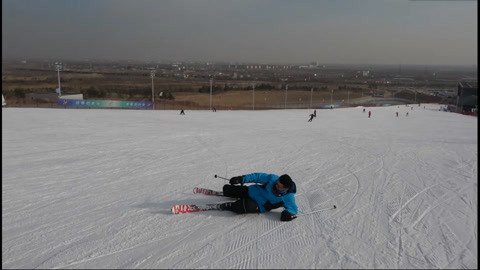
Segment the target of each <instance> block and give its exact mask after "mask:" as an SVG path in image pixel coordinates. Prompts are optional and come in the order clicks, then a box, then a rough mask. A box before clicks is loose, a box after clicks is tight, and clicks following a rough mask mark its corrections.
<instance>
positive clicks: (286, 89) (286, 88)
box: [285, 84, 288, 109]
mask: <svg viewBox="0 0 480 270" xmlns="http://www.w3.org/2000/svg"><path fill="white" fill-rule="evenodd" d="M287 95H288V84H287V85H285V109H286V108H287Z"/></svg>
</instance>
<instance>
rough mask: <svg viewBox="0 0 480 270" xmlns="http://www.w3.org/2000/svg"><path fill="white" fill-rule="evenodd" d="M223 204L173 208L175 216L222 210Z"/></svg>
mask: <svg viewBox="0 0 480 270" xmlns="http://www.w3.org/2000/svg"><path fill="white" fill-rule="evenodd" d="M220 205H222V204H221V203H213V204H205V205H197V204H177V205H174V206H173V207H172V213H173V214H184V213H193V212H200V211H208V210H222V209H221V208H220Z"/></svg>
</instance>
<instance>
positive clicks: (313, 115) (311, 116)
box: [308, 113, 315, 122]
mask: <svg viewBox="0 0 480 270" xmlns="http://www.w3.org/2000/svg"><path fill="white" fill-rule="evenodd" d="M314 117H315V114H313V113H312V114H310V119H308V122H312V119H313V118H314Z"/></svg>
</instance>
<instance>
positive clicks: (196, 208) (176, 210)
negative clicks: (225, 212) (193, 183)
mask: <svg viewBox="0 0 480 270" xmlns="http://www.w3.org/2000/svg"><path fill="white" fill-rule="evenodd" d="M193 193H194V194H203V195H207V196H223V192H221V191H215V190H211V189H207V188H199V187H195V188H194V189H193ZM220 205H221V203H211V204H204V205H199V204H176V205H174V206H173V207H172V213H173V214H183V213H193V212H200V211H208V210H221V208H220Z"/></svg>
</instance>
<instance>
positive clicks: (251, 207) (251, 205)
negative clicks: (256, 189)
mask: <svg viewBox="0 0 480 270" xmlns="http://www.w3.org/2000/svg"><path fill="white" fill-rule="evenodd" d="M221 209H222V210H230V211H233V212H235V213H237V214H245V213H258V212H260V209H259V207H258V204H257V203H256V202H255V201H254V200H252V199H251V198H243V199H240V200H238V201H235V202H231V203H224V204H222V206H221Z"/></svg>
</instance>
